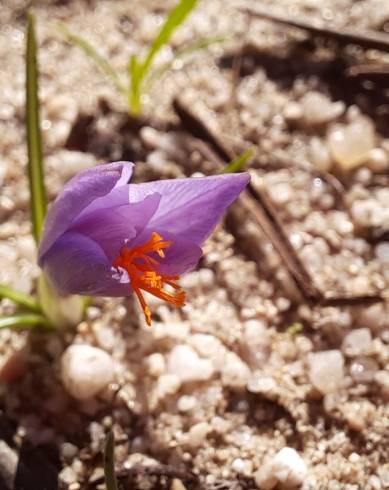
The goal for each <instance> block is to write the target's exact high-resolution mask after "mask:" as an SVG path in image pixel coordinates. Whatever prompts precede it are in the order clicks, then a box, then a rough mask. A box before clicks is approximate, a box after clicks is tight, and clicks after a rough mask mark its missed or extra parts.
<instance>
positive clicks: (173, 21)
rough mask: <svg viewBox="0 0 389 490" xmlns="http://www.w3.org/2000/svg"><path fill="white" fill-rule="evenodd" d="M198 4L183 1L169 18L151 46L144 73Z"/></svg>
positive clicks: (186, 0)
mask: <svg viewBox="0 0 389 490" xmlns="http://www.w3.org/2000/svg"><path fill="white" fill-rule="evenodd" d="M196 4H197V0H181V1H180V2H179V3H178V4H177V5H176V7H175V8H174V9H173V10H172V11H171V12H170V14H169V15H168V16H167V18H166V20H165V22H164V24H163V25H162V27H161V29H160V31H159V33H158V34H157V36H156V38H155V39H154V41H153V43H152V44H151V46H150V49H149V51H148V53H147V55H146V58H145V60H144V62H143V71H144V75H146V73H147V71H148V69H149V68H150V65H151V63H152V61H153V59H154V57H155V55H156V54H157V53H158V51H159V50H160V49H161V48H162V47H163V46H164V45H165V44H167V43H168V42H169V40H170V38H171V36H172V35H173V32H174V31H175V30H176V29H177V27H179V26H180V25H181V24H182V23H183V22H184V20H185V19H186V17H187V16H188V15H189V14H190V12H191V11H192V10H193V9H194V7H195V6H196Z"/></svg>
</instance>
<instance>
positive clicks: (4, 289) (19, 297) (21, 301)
mask: <svg viewBox="0 0 389 490" xmlns="http://www.w3.org/2000/svg"><path fill="white" fill-rule="evenodd" d="M0 298H8V299H10V300H11V301H13V302H14V303H17V304H18V305H21V306H25V307H26V308H28V309H29V310H33V311H37V312H40V311H41V308H40V306H39V303H38V301H37V299H36V298H34V296H31V295H30V294H26V293H22V292H21V291H17V290H16V289H12V288H10V287H9V286H6V285H5V284H0Z"/></svg>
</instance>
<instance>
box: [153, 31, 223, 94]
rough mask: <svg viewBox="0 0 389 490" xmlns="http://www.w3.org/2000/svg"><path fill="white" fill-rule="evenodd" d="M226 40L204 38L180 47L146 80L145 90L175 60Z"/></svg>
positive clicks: (217, 37) (221, 38)
mask: <svg viewBox="0 0 389 490" xmlns="http://www.w3.org/2000/svg"><path fill="white" fill-rule="evenodd" d="M226 40H227V37H226V36H211V37H204V38H201V39H198V40H196V41H194V42H192V43H189V44H187V45H186V46H184V47H182V48H181V49H179V50H178V51H176V53H174V56H173V58H172V59H171V60H170V61H168V62H167V63H164V64H163V65H161V66H160V67H158V68H157V69H156V70H154V71H153V72H152V73H151V74H150V76H149V77H148V79H147V85H146V90H149V89H150V87H151V85H152V84H153V83H154V82H155V81H156V80H158V78H160V77H161V76H162V75H163V74H164V73H166V72H167V71H168V70H170V69H171V67H172V65H173V63H174V62H175V61H176V60H178V59H180V58H184V57H185V56H190V55H191V54H193V53H196V52H197V51H201V50H203V49H208V48H209V46H212V45H213V44H218V43H222V42H225V41H226Z"/></svg>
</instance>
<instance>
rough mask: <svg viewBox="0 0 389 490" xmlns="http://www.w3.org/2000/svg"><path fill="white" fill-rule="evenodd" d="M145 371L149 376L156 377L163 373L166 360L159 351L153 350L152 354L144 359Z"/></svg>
mask: <svg viewBox="0 0 389 490" xmlns="http://www.w3.org/2000/svg"><path fill="white" fill-rule="evenodd" d="M146 364H147V371H148V373H149V374H150V376H154V377H155V378H158V377H159V376H161V375H162V374H164V372H165V370H166V362H165V358H164V357H163V355H162V354H160V353H159V352H154V354H150V355H149V356H148V358H147V359H146Z"/></svg>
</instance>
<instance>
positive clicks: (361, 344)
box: [342, 328, 372, 357]
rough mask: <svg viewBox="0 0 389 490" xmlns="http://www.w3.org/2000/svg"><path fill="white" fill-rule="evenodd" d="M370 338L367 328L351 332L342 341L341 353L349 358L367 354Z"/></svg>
mask: <svg viewBox="0 0 389 490" xmlns="http://www.w3.org/2000/svg"><path fill="white" fill-rule="evenodd" d="M371 342H372V336H371V332H370V330H369V329H368V328H356V329H354V330H351V332H349V333H348V334H347V335H346V336H345V337H344V339H343V342H342V352H343V353H344V354H345V355H346V356H349V357H354V356H360V355H362V354H366V353H368V352H369V350H370V348H371Z"/></svg>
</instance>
